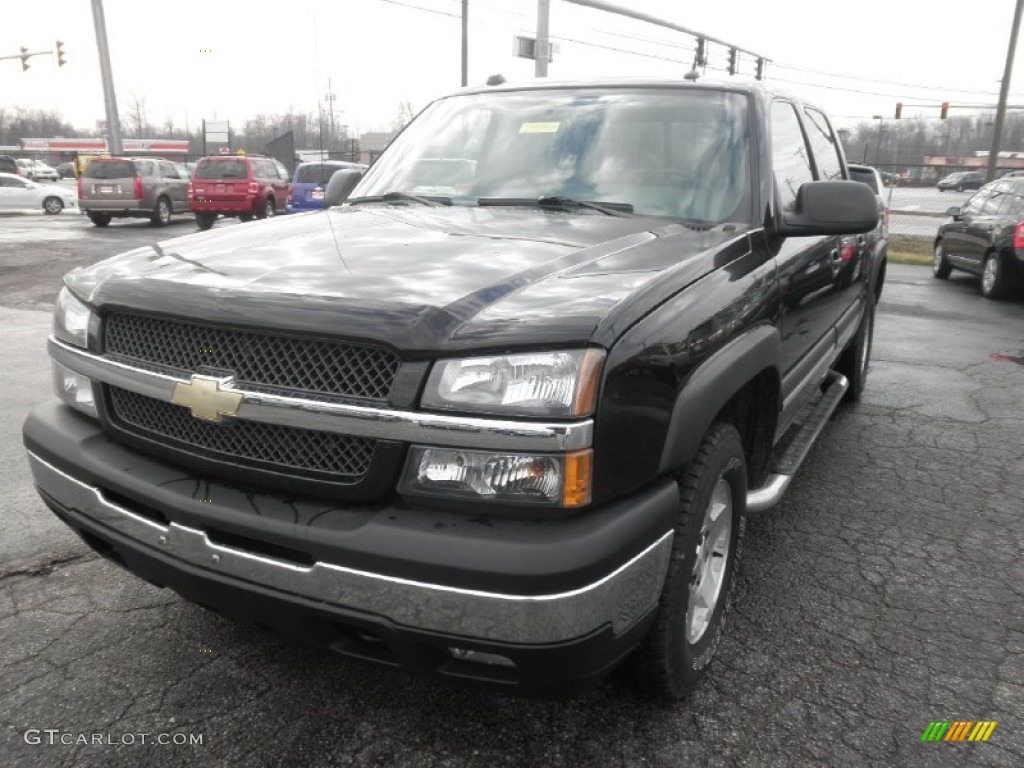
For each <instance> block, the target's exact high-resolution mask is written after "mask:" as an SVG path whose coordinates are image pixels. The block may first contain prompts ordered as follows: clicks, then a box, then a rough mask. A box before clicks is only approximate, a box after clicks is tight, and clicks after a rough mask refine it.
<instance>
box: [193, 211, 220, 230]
mask: <svg viewBox="0 0 1024 768" xmlns="http://www.w3.org/2000/svg"><path fill="white" fill-rule="evenodd" d="M216 220H217V214H216V213H197V214H196V226H197V227H199V228H200V229H209V228H210V227H212V226H213V222H215V221H216Z"/></svg>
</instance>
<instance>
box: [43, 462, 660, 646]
mask: <svg viewBox="0 0 1024 768" xmlns="http://www.w3.org/2000/svg"><path fill="white" fill-rule="evenodd" d="M28 456H29V464H30V466H31V469H32V474H33V476H34V478H35V482H36V485H37V486H38V487H39V489H40V490H41V491H43V492H44V493H45V494H46V495H47V496H49V497H51V498H53V499H55V500H56V501H57V502H58V503H60V504H61V505H63V506H66V507H68V508H70V509H72V510H74V511H76V512H78V513H79V514H81V515H84V516H85V517H87V518H89V519H90V520H92V521H93V522H94V523H96V524H98V525H101V526H104V527H106V528H108V529H110V530H113V531H115V532H117V533H119V534H120V535H122V536H124V537H126V538H129V539H131V540H132V541H133V542H135V543H137V544H138V545H140V546H141V547H144V548H149V549H152V550H156V551H158V552H162V553H164V554H166V555H169V556H171V557H173V558H176V559H178V560H180V561H182V562H184V563H188V564H190V565H193V566H196V567H200V568H204V569H207V570H210V571H215V572H217V573H220V574H223V575H225V576H230V577H233V578H235V579H241V580H244V581H249V582H252V583H255V584H259V585H262V586H266V587H270V588H273V589H276V590H279V591H281V592H287V593H290V594H292V595H297V596H301V597H305V598H309V599H313V600H320V601H323V602H325V603H328V604H331V605H336V606H339V607H342V608H347V609H352V610H357V611H366V612H369V613H373V614H376V615H381V616H384V617H386V618H388V619H390V620H391V621H394V622H397V623H399V624H402V625H406V626H409V627H414V628H418V629H422V630H427V631H432V632H442V633H447V634H453V635H461V636H466V637H472V638H480V639H487V640H493V641H498V642H509V643H555V642H560V641H565V640H571V639H573V638H577V637H581V636H583V635H586V634H588V633H589V632H592V631H594V630H596V629H598V628H600V627H602V626H604V625H608V624H610V625H611V626H612V628H613V630H614V631H615V633H616V634H621V633H622V632H625V631H626V630H628V629H629V628H630V627H632V626H633V625H634V624H636V622H638V621H639V620H640V619H641V618H643V616H645V615H646V614H647V613H648V612H649V611H650V610H652V609H653V608H654V607H655V605H656V604H657V602H658V598H659V596H660V595H661V589H662V584H663V582H664V580H665V574H666V573H667V570H668V565H669V558H670V555H671V551H672V531H671V530H670V531H667V532H666V533H664V534H663V535H662V536H660V537H659V538H658V539H657V540H656V541H654V542H653V543H652V544H650V545H649V546H648V547H646V548H645V549H644V550H643V551H642V552H640V553H639V554H637V555H636V556H634V557H632V558H630V559H629V560H628V561H627V562H625V563H624V564H623V565H621V566H619V567H618V568H616V569H615V570H614V571H612V572H611V573H609V574H607V575H606V576H604V577H603V578H601V579H598V580H597V581H595V582H593V583H591V584H587V585H585V586H583V587H580V588H578V589H574V590H571V591H567V592H559V593H555V594H547V595H512V594H501V593H495V592H485V591H481V590H473V589H463V588H458V587H451V586H446V585H443V584H431V583H427V582H421V581H414V580H410V579H403V578H396V577H393V576H387V575H384V574H379V573H370V572H368V571H361V570H357V569H354V568H347V567H345V566H343V565H337V564H333V563H324V562H317V563H314V564H313V565H312V566H308V567H307V566H303V565H297V564H295V563H288V562H283V561H280V560H277V559H273V558H268V557H265V556H263V555H259V554H255V553H252V552H247V551H244V550H241V549H237V548H235V547H227V546H223V545H220V544H215V543H213V542H211V541H210V539H209V537H208V536H207V535H206V533H205V532H204V531H202V530H199V529H197V528H192V527H189V526H185V525H180V524H178V523H174V522H172V523H170V524H169V525H166V526H164V525H160V524H159V523H155V522H153V521H151V520H147V519H146V518H143V517H141V516H139V515H137V514H134V513H133V512H131V511H130V510H128V509H125V508H124V507H122V506H120V505H118V504H115V503H113V502H111V501H109V500H108V499H106V498H105V497H104V495H103V493H102V492H101V491H100V490H99V489H98V488H95V487H93V486H91V485H88V484H86V483H83V482H82V481H80V480H76V479H75V478H74V477H72V476H71V475H68V474H67V473H66V472H63V471H61V470H59V469H57V468H56V467H54V466H53V465H52V464H50V463H49V462H47V461H45V460H44V459H42V458H40V457H39V456H37V455H36V454H34V453H32V452H29V454H28Z"/></svg>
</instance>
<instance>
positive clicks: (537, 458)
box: [399, 446, 593, 507]
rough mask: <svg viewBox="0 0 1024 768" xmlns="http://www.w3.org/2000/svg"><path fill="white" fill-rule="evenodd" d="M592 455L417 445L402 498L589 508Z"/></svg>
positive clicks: (585, 453)
mask: <svg viewBox="0 0 1024 768" xmlns="http://www.w3.org/2000/svg"><path fill="white" fill-rule="evenodd" d="M592 456H593V454H592V452H591V451H589V450H586V451H578V452H576V453H569V454H562V455H548V454H521V453H493V452H490V451H463V450H458V449H453V448H426V447H421V446H413V447H412V448H411V449H410V450H409V458H408V460H407V462H406V465H405V473H404V474H403V477H402V482H401V484H400V486H399V491H400V492H401V493H412V494H418V495H421V496H440V497H444V498H456V499H459V498H461V499H471V500H474V501H491V502H498V503H512V504H543V505H549V506H559V507H581V506H583V505H584V504H589V503H590V478H591V459H592Z"/></svg>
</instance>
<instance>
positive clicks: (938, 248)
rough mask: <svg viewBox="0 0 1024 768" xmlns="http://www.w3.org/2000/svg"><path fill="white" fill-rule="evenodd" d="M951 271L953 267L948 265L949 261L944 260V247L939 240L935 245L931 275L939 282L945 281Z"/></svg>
mask: <svg viewBox="0 0 1024 768" xmlns="http://www.w3.org/2000/svg"><path fill="white" fill-rule="evenodd" d="M952 271H953V267H951V266H950V265H949V261H948V260H947V259H946V246H944V245H943V244H942V241H941V240H939V241H937V242H936V243H935V257H934V258H933V259H932V274H933V275H935V277H937V278H939V280H945V279H946V278H947V277H949V273H950V272H952Z"/></svg>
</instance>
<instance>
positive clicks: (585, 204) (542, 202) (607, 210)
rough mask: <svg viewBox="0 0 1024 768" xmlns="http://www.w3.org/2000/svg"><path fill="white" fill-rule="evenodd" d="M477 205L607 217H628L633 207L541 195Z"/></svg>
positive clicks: (489, 200)
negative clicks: (578, 211)
mask: <svg viewBox="0 0 1024 768" xmlns="http://www.w3.org/2000/svg"><path fill="white" fill-rule="evenodd" d="M477 205H494V206H500V205H536V206H539V207H540V208H562V209H566V208H587V209H589V210H592V211H600V212H601V213H603V214H605V215H607V216H628V215H630V214H631V213H633V206H632V205H631V204H630V203H606V202H604V201H601V202H599V203H596V202H593V201H590V200H576V199H575V198H572V197H562V196H560V195H541V196H540V197H538V198H537V199H536V200H533V199H531V198H528V197H481V198H480V199H479V200H477Z"/></svg>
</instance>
